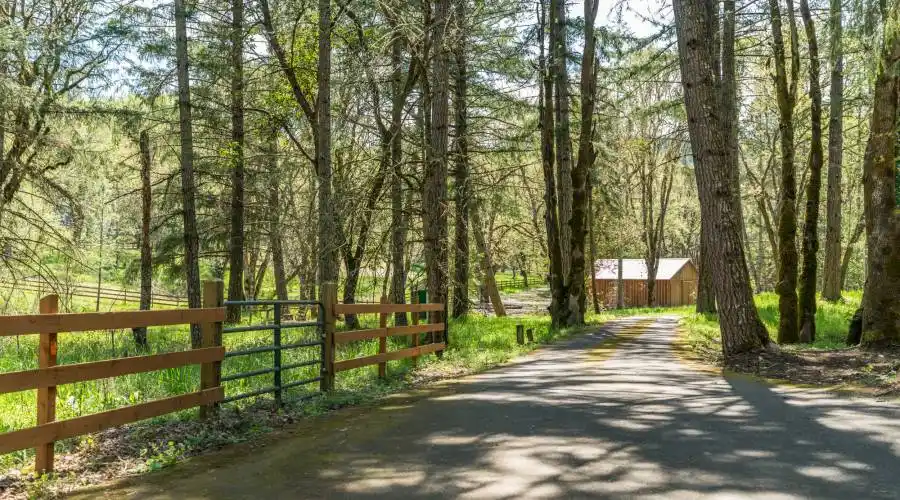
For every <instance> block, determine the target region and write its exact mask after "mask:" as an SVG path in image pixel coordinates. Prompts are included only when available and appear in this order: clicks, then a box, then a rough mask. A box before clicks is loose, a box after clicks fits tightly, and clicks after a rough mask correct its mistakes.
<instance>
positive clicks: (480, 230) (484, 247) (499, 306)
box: [471, 204, 506, 317]
mask: <svg viewBox="0 0 900 500" xmlns="http://www.w3.org/2000/svg"><path fill="white" fill-rule="evenodd" d="M471 218H472V225H473V226H474V227H473V229H474V231H472V232H473V233H474V236H475V246H476V248H477V249H478V253H480V254H481V275H482V276H483V277H484V290H485V293H486V294H487V296H488V298H490V300H491V306H492V307H493V309H494V315H495V316H497V317H503V316H506V308H505V307H503V299H501V298H500V290H499V289H498V288H497V280H496V278H495V277H494V276H495V274H494V261H493V259H492V258H491V247H490V245H489V244H488V242H487V240H486V239H485V237H484V225H483V224H482V222H481V214H480V213H479V212H478V207H477V206H475V204H472V207H471Z"/></svg>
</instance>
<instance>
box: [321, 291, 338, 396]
mask: <svg viewBox="0 0 900 500" xmlns="http://www.w3.org/2000/svg"><path fill="white" fill-rule="evenodd" d="M321 300H322V309H323V310H324V316H323V317H322V330H323V335H322V341H323V342H324V344H323V346H322V382H321V384H320V388H321V390H322V392H328V391H332V390H334V357H335V356H334V330H335V328H336V323H337V318H336V317H335V314H334V306H335V304H337V285H336V284H334V283H325V284H323V285H322V297H321Z"/></svg>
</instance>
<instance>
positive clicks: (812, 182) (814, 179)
mask: <svg viewBox="0 0 900 500" xmlns="http://www.w3.org/2000/svg"><path fill="white" fill-rule="evenodd" d="M800 15H801V16H802V17H803V26H804V28H805V30H806V42H807V45H808V46H809V99H810V112H809V114H810V121H811V128H810V145H809V159H808V160H807V165H808V167H809V179H808V181H807V184H806V219H805V220H804V223H803V243H802V245H803V246H802V250H801V251H802V254H803V269H802V271H801V273H800V297H799V300H800V341H801V342H813V341H814V340H816V270H817V266H818V253H819V197H820V195H821V191H822V164H823V162H824V152H823V151H822V88H821V86H820V84H819V44H818V41H817V39H816V25H815V24H814V21H813V18H812V14H811V13H810V11H809V1H808V0H800Z"/></svg>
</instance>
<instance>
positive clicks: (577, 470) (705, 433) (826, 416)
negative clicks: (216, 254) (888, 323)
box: [83, 317, 900, 499]
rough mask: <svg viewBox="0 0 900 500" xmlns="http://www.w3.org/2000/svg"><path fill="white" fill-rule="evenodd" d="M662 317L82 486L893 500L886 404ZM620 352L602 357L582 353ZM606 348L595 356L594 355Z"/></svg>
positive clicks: (179, 492) (121, 492)
mask: <svg viewBox="0 0 900 500" xmlns="http://www.w3.org/2000/svg"><path fill="white" fill-rule="evenodd" d="M676 325H677V319H676V318H668V317H663V318H655V319H647V318H644V319H641V318H629V319H624V320H618V321H614V322H611V323H607V324H606V325H604V326H603V327H602V328H599V329H598V330H597V331H596V332H594V333H591V334H586V335H582V336H579V337H577V338H575V339H572V340H570V341H568V342H565V343H561V344H558V345H554V346H551V347H548V348H545V349H542V350H540V351H538V352H537V353H535V354H533V355H530V356H527V357H525V358H523V359H521V360H519V361H518V362H516V363H513V364H511V365H508V366H505V367H502V368H498V369H495V370H491V371H488V372H485V373H482V374H479V375H475V376H472V377H468V378H465V379H463V380H461V381H459V382H457V383H452V384H449V385H446V386H443V387H439V388H436V389H432V390H429V391H425V392H420V393H419V394H413V395H409V396H400V397H396V398H390V399H388V400H387V401H385V402H384V403H381V404H379V405H376V406H373V407H368V408H353V409H348V410H342V411H338V412H335V413H333V414H331V415H327V416H324V417H322V418H316V419H312V420H310V421H309V422H308V423H304V424H302V425H301V426H299V427H298V428H297V429H294V430H293V431H291V432H289V433H281V434H279V435H277V436H276V437H275V438H274V439H271V440H270V442H268V443H265V444H262V445H259V444H257V445H253V444H247V445H242V446H237V447H234V449H230V450H226V451H224V452H222V453H216V454H211V455H208V456H204V457H200V458H197V459H194V460H192V461H190V462H189V463H187V464H185V465H184V466H179V467H176V468H174V469H172V470H169V471H164V472H162V473H158V474H153V475H150V476H145V477H142V478H139V479H137V480H134V481H130V482H125V483H121V484H119V485H116V486H113V487H108V488H103V489H97V490H93V491H88V492H85V493H83V495H86V496H85V498H88V497H91V498H96V497H97V496H103V495H105V496H107V497H116V498H119V497H122V496H131V497H133V498H198V499H199V498H204V499H205V498H210V499H212V498H217V499H221V498H349V499H369V498H404V499H406V498H409V499H419V498H423V499H424V498H472V499H482V498H484V499H519V498H614V499H615V498H667V499H669V498H676V499H677V498H690V499H694V498H741V499H747V498H779V499H780V498H785V499H788V498H834V499H863V498H900V407H898V406H896V405H894V404H890V403H879V402H876V401H872V400H864V399H847V398H842V397H837V396H833V395H830V394H828V393H826V392H823V391H820V390H812V389H801V388H793V387H770V386H768V385H766V384H763V383H760V382H758V381H756V380H752V379H749V378H744V377H724V376H722V375H719V374H712V373H708V372H703V371H698V370H694V369H692V368H691V367H690V366H688V365H685V364H684V363H682V362H680V361H679V360H678V358H677V357H676V356H675V355H674V354H673V352H672V349H671V342H672V340H673V338H674V336H675V328H676ZM612 335H619V336H621V338H622V339H623V341H622V342H621V344H620V345H618V347H617V348H616V349H614V350H612V349H609V348H603V347H600V348H598V346H600V345H602V343H603V341H604V339H605V338H607V337H609V336H612ZM607 344H608V343H607Z"/></svg>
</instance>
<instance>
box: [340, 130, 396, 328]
mask: <svg viewBox="0 0 900 500" xmlns="http://www.w3.org/2000/svg"><path fill="white" fill-rule="evenodd" d="M381 150H382V152H381V166H380V167H379V170H378V173H377V176H376V178H375V181H374V182H373V183H372V187H371V188H370V189H369V193H368V195H367V196H366V204H365V205H364V206H363V214H362V221H361V222H360V224H359V234H358V235H356V241H355V242H351V241H350V240H349V239H348V240H347V241H345V242H344V244H343V245H342V246H343V249H344V250H343V254H344V265H345V269H346V271H347V274H346V281H344V303H345V304H353V303H355V302H356V289H357V287H358V286H359V278H360V273H361V271H362V264H363V259H364V258H365V255H366V247H367V246H368V244H369V234H370V231H371V228H372V219H373V217H374V216H375V209H376V206H377V204H378V201H379V200H380V199H381V192H382V190H383V188H384V180H385V176H386V175H388V167H389V166H390V145H389V143H388V142H387V141H385V142H384V143H383V144H382V146H381ZM344 323H345V324H346V325H347V328H350V329H357V328H359V320H358V319H357V318H356V315H355V314H346V315H344Z"/></svg>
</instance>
